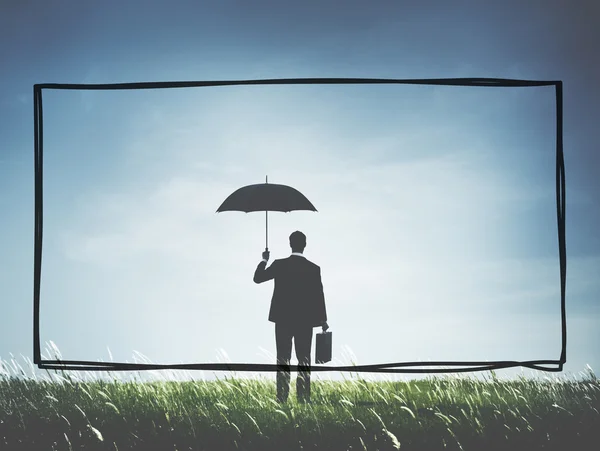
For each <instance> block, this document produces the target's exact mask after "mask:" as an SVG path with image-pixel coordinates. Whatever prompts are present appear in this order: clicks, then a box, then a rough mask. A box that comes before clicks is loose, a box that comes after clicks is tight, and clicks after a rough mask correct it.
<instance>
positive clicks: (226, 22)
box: [0, 0, 600, 378]
mask: <svg viewBox="0 0 600 451" xmlns="http://www.w3.org/2000/svg"><path fill="white" fill-rule="evenodd" d="M575 3H576V5H577V7H575V6H574V3H573V2H567V1H555V0H552V1H545V2H541V1H540V2H537V1H536V2H534V1H528V2H516V1H508V2H504V3H502V4H493V3H492V2H461V1H459V2H452V6H450V5H449V4H448V2H442V1H429V2H427V1H425V2H420V3H419V5H418V6H416V5H414V6H407V5H406V4H402V5H401V4H400V3H399V2H398V3H396V2H381V1H379V2H377V1H375V2H370V3H369V6H368V7H367V4H366V3H364V2H358V1H347V2H345V3H344V5H343V7H340V6H339V5H338V6H336V7H333V6H332V5H329V6H324V5H322V3H321V2H316V1H306V2H302V3H298V4H294V5H292V4H283V3H282V2H270V1H259V2H252V5H250V4H249V2H241V1H219V2H210V3H206V4H202V5H199V4H197V2H191V1H190V2H188V1H179V2H144V3H143V4H144V6H143V7H141V4H142V3H141V2H137V1H131V2H127V3H126V4H121V3H120V2H119V3H117V2H112V1H105V2H102V4H101V5H99V4H92V3H89V4H88V3H85V2H75V1H70V2H67V1H58V2H55V3H53V5H52V6H49V5H46V4H42V3H41V2H33V1H29V2H26V1H19V2H17V1H5V2H3V3H2V6H1V7H0V8H1V11H2V14H0V64H1V65H2V71H1V75H0V81H1V82H2V83H1V84H0V206H1V208H2V212H3V215H2V219H3V220H2V221H1V222H0V227H1V228H2V229H1V232H2V233H0V247H1V249H2V253H1V257H0V295H1V296H0V305H1V307H2V315H1V318H2V320H1V321H2V327H0V358H1V359H2V360H3V361H10V359H11V357H12V356H15V358H17V360H18V361H20V362H21V363H22V358H29V359H32V358H33V342H32V336H33V321H32V318H33V206H34V203H33V186H34V185H33V115H32V112H33V96H32V86H33V84H34V83H53V82H55V83H116V82H136V81H180V80H224V79H229V80H231V79H258V78H284V77H381V78H450V77H498V78H520V79H533V80H562V81H563V83H564V152H565V167H566V186H567V205H566V216H567V219H566V243H567V261H568V267H567V291H566V301H567V327H568V342H567V363H566V365H565V367H564V369H565V374H580V373H581V372H582V371H584V370H585V369H586V366H587V365H589V366H590V367H591V368H592V369H593V370H595V371H596V372H597V371H598V368H600V352H599V351H598V346H597V343H598V342H600V341H599V339H600V332H599V331H598V326H599V325H600V308H599V304H598V295H599V294H600V283H599V282H598V281H597V279H598V278H597V277H595V276H596V275H597V274H598V272H599V270H600V239H599V238H598V234H597V232H596V231H597V230H600V217H599V213H598V212H599V211H600V209H599V208H598V206H599V201H600V195H599V192H600V190H599V188H600V186H599V184H600V182H599V181H598V179H597V175H596V174H597V170H598V167H600V158H599V157H598V152H597V149H596V147H595V143H596V139H595V133H594V132H595V128H596V127H595V126H596V124H595V121H594V120H593V119H594V118H596V117H597V115H598V108H599V107H598V105H600V102H599V100H600V99H599V95H598V88H597V86H596V85H595V82H596V80H597V79H598V76H599V75H600V63H599V62H598V61H597V58H596V57H595V56H596V55H597V53H598V48H597V47H598V44H597V43H598V42H600V32H599V31H598V30H597V27H595V26H594V23H595V22H596V21H597V19H598V16H599V13H600V9H599V8H600V7H598V6H597V5H595V4H594V2H592V1H579V2H575ZM43 100H44V243H43V266H42V287H41V303H40V305H41V307H40V308H41V312H40V327H41V340H42V349H43V350H44V351H43V353H44V356H45V357H46V358H51V357H52V355H51V353H50V351H49V345H48V343H50V342H52V343H54V344H55V345H56V346H57V347H58V349H59V350H60V354H61V355H62V358H64V359H69V360H96V361H98V360H99V361H110V360H111V359H113V360H114V361H121V362H125V361H128V362H133V361H136V359H139V358H140V357H139V356H140V354H141V355H143V356H146V357H147V358H148V359H150V360H151V361H152V362H154V363H164V364H169V363H202V362H218V361H227V362H236V363H274V357H273V354H274V352H275V340H274V325H273V324H272V323H269V322H268V321H267V317H268V309H269V302H270V298H271V294H272V289H273V286H272V282H268V283H265V284H262V285H256V284H254V283H253V281H252V275H253V273H254V269H255V267H256V265H257V264H258V262H259V261H260V259H261V252H262V251H263V250H264V247H265V243H264V240H265V217H264V214H263V213H250V214H245V213H241V212H225V213H218V214H217V213H216V212H215V211H216V209H217V208H218V207H219V205H220V204H221V203H222V202H223V201H224V200H225V198H226V197H227V196H228V195H229V194H231V193H232V192H233V191H235V190H236V189H238V188H239V187H241V186H245V185H249V184H254V183H262V182H264V180H265V176H266V175H268V177H269V182H272V183H280V184H285V185H289V186H293V187H294V188H296V189H298V190H299V191H301V192H302V193H303V194H305V195H306V197H307V198H308V199H309V200H311V202H312V203H313V204H314V205H315V207H316V208H317V210H318V212H316V213H315V212H307V211H298V212H292V213H287V214H286V213H278V212H272V213H269V250H270V251H271V259H272V260H273V259H277V258H285V257H287V256H288V255H289V253H290V248H289V244H288V236H289V234H290V233H291V232H293V231H294V230H301V231H303V232H304V233H305V234H306V236H307V247H306V249H305V255H306V257H307V258H308V259H309V260H311V261H313V262H315V263H316V264H318V265H319V266H320V267H321V272H322V277H323V285H324V292H325V299H326V305H327V311H328V323H329V326H330V330H331V331H332V332H333V334H334V335H333V337H334V338H333V343H334V345H333V354H334V356H333V361H332V364H341V365H347V364H350V363H356V364H376V363H386V362H402V361H423V362H426V361H434V360H447V361H450V360H455V361H458V360H534V359H535V360H537V359H558V358H559V356H560V349H561V342H560V279H559V260H558V239H557V225H556V193H555V134H556V128H555V97H554V89H553V88H552V87H539V88H479V87H470V88H466V87H441V86H440V87H431V86H429V87H428V86H402V85H377V86H375V85H373V86H369V85H339V86H332V85H304V86H301V85H286V86H238V87H212V88H186V89H163V90H144V91H101V92H100V91H62V90H44V92H43ZM315 332H320V329H315ZM313 346H314V342H313ZM313 349H314V348H313ZM313 352H314V350H313ZM138 361H139V360H138ZM519 372H521V370H520V369H519V370H503V371H500V372H499V374H500V375H507V376H508V375H510V374H516V373H519ZM198 374H201V375H202V377H207V378H210V377H212V375H211V374H208V373H207V374H204V373H199V372H195V373H193V376H194V377H196V376H198ZM526 374H532V375H537V376H539V375H540V373H539V372H532V371H529V370H526ZM330 376H331V377H338V376H339V375H335V374H333V375H330ZM330 376H329V375H328V376H323V377H330ZM271 377H273V375H271Z"/></svg>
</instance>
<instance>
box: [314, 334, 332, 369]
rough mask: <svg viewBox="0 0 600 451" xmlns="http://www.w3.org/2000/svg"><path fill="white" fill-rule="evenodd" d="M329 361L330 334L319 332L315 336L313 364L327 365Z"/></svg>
mask: <svg viewBox="0 0 600 451" xmlns="http://www.w3.org/2000/svg"><path fill="white" fill-rule="evenodd" d="M329 361H331V332H321V333H318V334H317V345H316V351H315V363H327V362H329Z"/></svg>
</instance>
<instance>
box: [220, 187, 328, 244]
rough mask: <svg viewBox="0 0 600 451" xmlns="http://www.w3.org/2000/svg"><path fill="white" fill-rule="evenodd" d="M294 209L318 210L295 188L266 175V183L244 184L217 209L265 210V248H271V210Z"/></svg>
mask: <svg viewBox="0 0 600 451" xmlns="http://www.w3.org/2000/svg"><path fill="white" fill-rule="evenodd" d="M294 210H310V211H317V209H316V208H315V207H314V205H313V204H311V203H310V201H309V200H308V199H307V198H306V197H305V196H304V194H302V193H301V192H300V191H298V190H297V189H295V188H292V187H291V186H287V185H278V184H276V183H269V179H268V178H267V177H265V183H260V184H257V185H248V186H244V187H242V188H240V189H238V190H236V191H234V192H233V193H232V194H231V195H230V196H229V197H228V198H227V199H225V202H223V203H222V204H221V206H220V207H219V208H218V209H217V213H220V212H222V211H243V212H245V213H250V212H252V211H264V212H265V223H266V233H265V240H266V246H265V250H267V251H268V250H269V217H268V214H269V211H282V212H285V213H287V212H289V211H294Z"/></svg>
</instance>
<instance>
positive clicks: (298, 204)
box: [217, 183, 317, 213]
mask: <svg viewBox="0 0 600 451" xmlns="http://www.w3.org/2000/svg"><path fill="white" fill-rule="evenodd" d="M293 210H310V211H317V209H316V208H315V206H314V205H313V204H312V203H311V202H310V201H309V200H308V199H307V198H306V197H305V196H304V194H302V193H301V192H300V191H298V190H297V189H295V188H292V187H291V186H287V185H277V184H275V183H260V184H257V185H248V186H244V187H242V188H240V189H238V190H236V191H234V192H233V193H232V194H231V195H230V196H229V197H228V198H227V199H225V201H224V202H223V203H222V204H221V206H220V207H219V208H218V209H217V213H219V212H222V211H243V212H245V213H250V212H252V211H282V212H286V213H287V212H289V211H293Z"/></svg>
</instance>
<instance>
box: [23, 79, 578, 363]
mask: <svg viewBox="0 0 600 451" xmlns="http://www.w3.org/2000/svg"><path fill="white" fill-rule="evenodd" d="M287 84H412V85H441V86H478V87H515V88H516V87H535V86H554V87H555V92H556V216H557V222H558V247H559V259H560V289H561V291H560V296H561V323H562V350H561V353H560V359H559V360H530V361H490V362H485V361H473V362H466V361H463V362H427V363H423V362H398V363H384V364H376V365H356V366H354V365H353V366H323V365H312V366H311V371H351V372H371V373H458V372H471V371H487V370H494V369H501V368H511V367H517V366H521V367H527V368H531V369H536V370H541V371H550V372H560V371H562V369H563V365H564V364H565V363H566V345H567V324H566V310H565V285H566V272H567V259H566V242H565V202H566V197H565V168H564V157H563V105H562V81H539V80H515V79H501V78H437V79H432V78H429V79H380V78H288V79H264V80H229V81H184V82H144V83H113V84H59V83H44V84H35V85H34V86H33V110H34V158H35V161H34V165H35V231H34V242H35V248H34V249H35V250H34V287H33V361H34V363H35V364H37V366H38V368H41V369H61V370H85V371H139V370H157V369H185V370H217V371H277V369H278V366H277V365H276V364H254V363H200V364H177V365H159V364H131V363H118V362H93V361H85V360H83V361H77V360H45V359H42V358H41V352H40V318H39V312H40V283H41V271H42V227H43V111H42V91H43V90H44V89H62V90H130V89H165V88H192V87H206V86H232V85H287ZM544 365H556V367H548V366H544ZM429 367H452V368H429ZM290 369H291V370H293V371H297V370H298V366H297V365H290Z"/></svg>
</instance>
